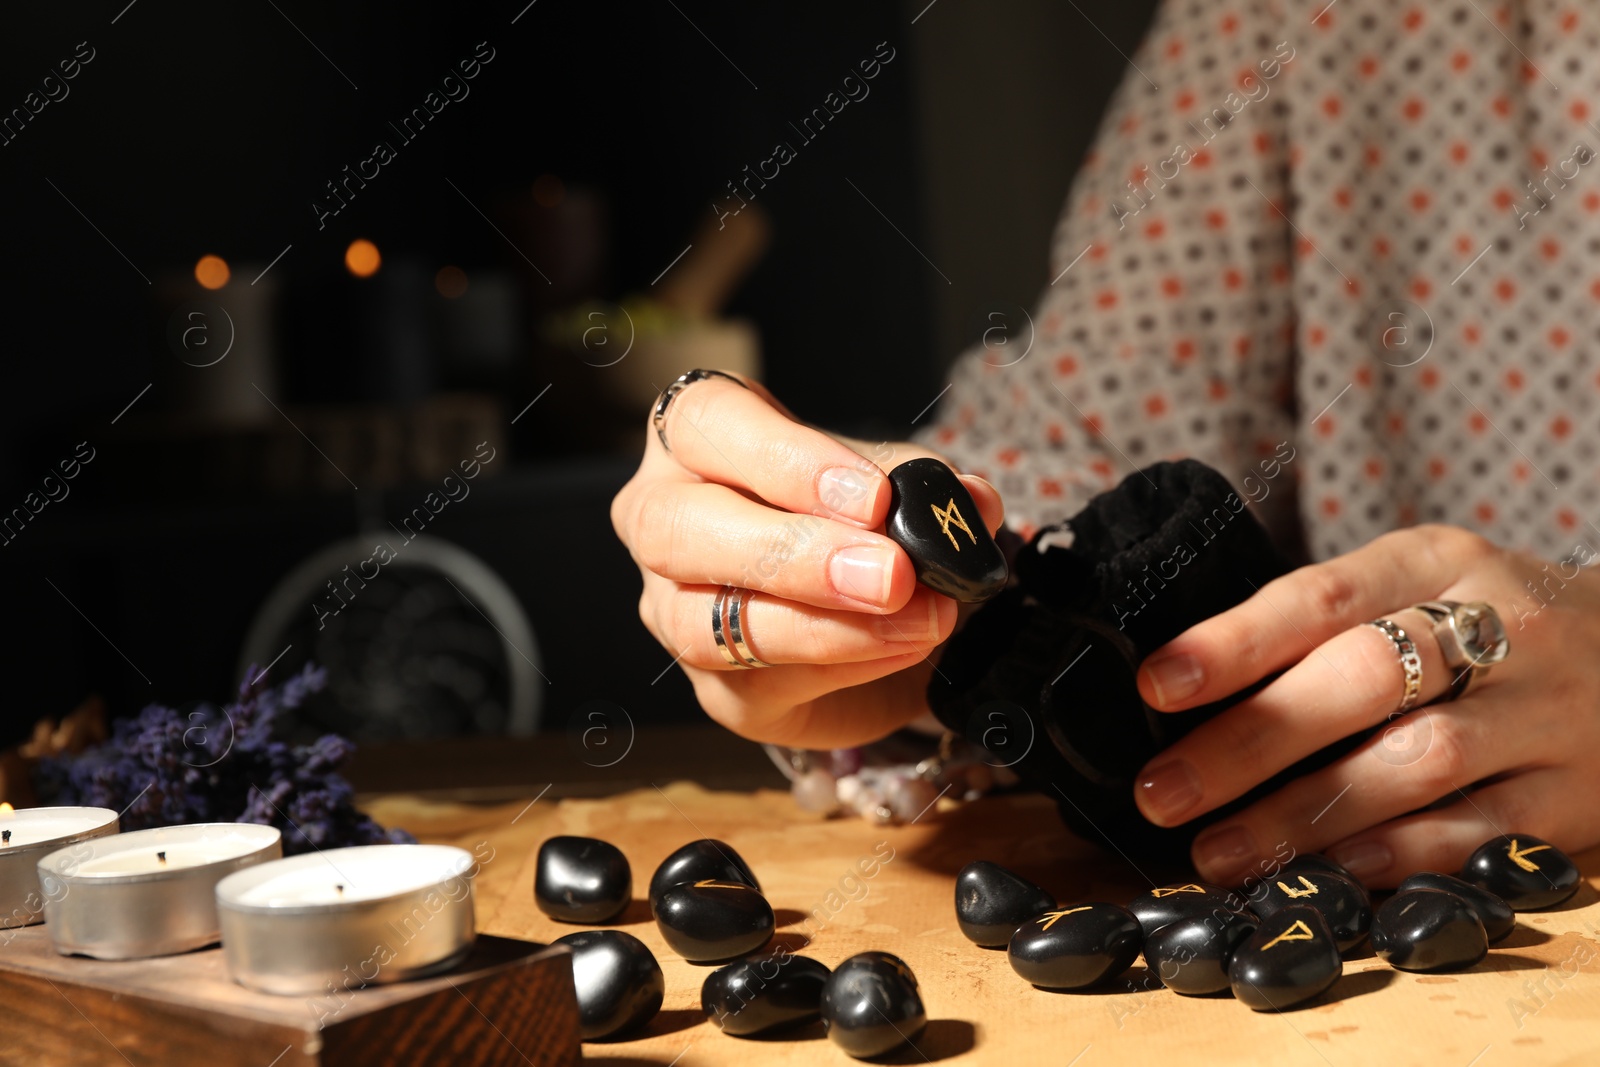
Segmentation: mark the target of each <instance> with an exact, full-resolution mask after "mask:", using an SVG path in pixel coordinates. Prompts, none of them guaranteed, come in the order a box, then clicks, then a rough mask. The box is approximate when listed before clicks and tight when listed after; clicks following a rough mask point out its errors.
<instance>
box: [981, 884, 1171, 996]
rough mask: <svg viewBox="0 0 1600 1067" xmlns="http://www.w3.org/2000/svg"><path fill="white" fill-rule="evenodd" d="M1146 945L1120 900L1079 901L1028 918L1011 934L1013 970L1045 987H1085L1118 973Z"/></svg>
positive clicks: (1008, 954) (1138, 927) (1137, 924)
mask: <svg viewBox="0 0 1600 1067" xmlns="http://www.w3.org/2000/svg"><path fill="white" fill-rule="evenodd" d="M1143 946H1144V934H1143V931H1142V930H1141V929H1140V926H1139V920H1138V919H1137V918H1135V917H1134V915H1133V913H1132V912H1130V911H1129V910H1128V909H1127V908H1123V907H1119V906H1118V905H1116V904H1075V905H1073V906H1072V907H1068V908H1057V909H1055V910H1052V911H1047V912H1045V913H1044V914H1043V915H1040V916H1038V917H1037V918H1035V919H1033V920H1031V921H1029V922H1027V923H1024V924H1023V925H1022V926H1020V927H1018V928H1017V932H1016V933H1014V934H1012V935H1011V944H1010V945H1009V946H1008V947H1007V949H1006V957H1007V958H1008V959H1009V960H1010V961H1011V969H1012V970H1014V971H1016V972H1017V973H1018V974H1020V975H1021V976H1022V977H1023V978H1025V979H1027V980H1028V981H1030V982H1032V983H1033V984H1034V985H1036V986H1040V987H1042V988H1045V989H1083V988H1086V987H1088V986H1092V985H1096V984H1098V983H1100V982H1103V981H1105V980H1106V979H1107V978H1115V977H1116V976H1117V975H1119V974H1121V973H1122V972H1123V971H1126V970H1127V969H1128V968H1129V967H1131V966H1132V965H1133V961H1134V960H1135V959H1137V958H1138V957H1139V950H1140V949H1141V948H1142V947H1143Z"/></svg>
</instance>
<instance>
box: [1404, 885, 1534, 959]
mask: <svg viewBox="0 0 1600 1067" xmlns="http://www.w3.org/2000/svg"><path fill="white" fill-rule="evenodd" d="M1408 889H1438V890H1440V891H1442V892H1445V893H1454V894H1455V895H1456V896H1458V897H1460V898H1461V899H1462V900H1464V901H1466V902H1467V904H1468V905H1470V906H1471V908H1472V910H1473V911H1475V912H1477V913H1478V921H1479V922H1481V923H1483V932H1484V934H1485V935H1487V937H1488V938H1489V943H1490V944H1491V945H1492V944H1494V943H1495V942H1496V941H1499V940H1500V939H1501V938H1504V937H1508V936H1510V934H1511V931H1513V930H1515V929H1516V928H1517V913H1516V912H1514V911H1512V910H1511V905H1510V904H1507V903H1506V902H1505V901H1503V900H1501V899H1500V898H1499V897H1497V896H1495V895H1494V894H1493V893H1491V892H1489V891H1488V890H1487V889H1479V888H1478V887H1477V886H1475V885H1473V884H1472V883H1471V882H1463V881H1462V880H1461V879H1459V878H1455V877H1452V876H1451V875H1448V874H1440V873H1438V872H1437V871H1418V872H1417V873H1416V874H1413V875H1412V876H1411V877H1410V878H1407V879H1406V880H1405V881H1403V882H1401V883H1400V885H1399V887H1398V888H1397V889H1396V890H1395V892H1397V893H1404V892H1405V891H1406V890H1408Z"/></svg>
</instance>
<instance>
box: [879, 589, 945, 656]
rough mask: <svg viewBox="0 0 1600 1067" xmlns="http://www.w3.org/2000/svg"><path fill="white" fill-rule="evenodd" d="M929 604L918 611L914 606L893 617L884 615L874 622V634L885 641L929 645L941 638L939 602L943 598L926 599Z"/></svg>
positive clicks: (914, 604)
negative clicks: (930, 642)
mask: <svg viewBox="0 0 1600 1067" xmlns="http://www.w3.org/2000/svg"><path fill="white" fill-rule="evenodd" d="M924 599H925V600H927V602H928V604H927V607H926V608H925V609H922V610H918V609H917V607H916V602H915V601H913V602H912V606H911V607H909V608H907V609H904V610H902V611H899V612H896V613H895V614H893V615H883V616H880V617H879V618H877V619H874V620H873V622H872V629H873V632H874V633H876V634H877V635H878V638H879V639H880V640H883V641H902V642H908V643H916V644H927V643H928V642H929V641H935V640H938V637H939V601H940V600H941V599H944V598H941V597H931V596H930V597H925V598H924Z"/></svg>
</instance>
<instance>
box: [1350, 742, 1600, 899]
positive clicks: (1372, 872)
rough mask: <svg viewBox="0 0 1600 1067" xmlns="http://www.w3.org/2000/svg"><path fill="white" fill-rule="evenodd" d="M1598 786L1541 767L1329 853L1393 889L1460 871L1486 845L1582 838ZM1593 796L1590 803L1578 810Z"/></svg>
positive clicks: (1379, 885) (1396, 821)
mask: <svg viewBox="0 0 1600 1067" xmlns="http://www.w3.org/2000/svg"><path fill="white" fill-rule="evenodd" d="M1595 793H1596V790H1595V787H1594V785H1593V783H1592V782H1590V781H1587V780H1586V779H1585V776H1583V775H1581V774H1579V773H1577V772H1574V771H1571V770H1568V769H1566V768H1539V769H1535V770H1529V771H1525V772H1523V773H1521V774H1516V775H1512V776H1511V777H1508V778H1506V779H1504V780H1503V781H1500V782H1496V783H1495V784H1494V785H1490V786H1485V787H1484V788H1482V789H1475V790H1473V791H1471V792H1470V793H1466V794H1464V795H1463V796H1462V797H1461V799H1460V800H1458V801H1457V802H1456V803H1454V804H1450V805H1447V806H1445V807H1442V808H1439V809H1437V810H1434V811H1424V812H1419V813H1417V814H1415V815H1407V816H1405V817H1404V818H1399V819H1394V820H1392V821H1390V822H1387V823H1384V824H1383V825H1381V826H1377V827H1374V828H1372V829H1370V830H1367V831H1364V832H1362V833H1359V834H1355V835H1352V836H1351V837H1349V838H1346V839H1345V840H1343V841H1340V842H1339V843H1338V844H1335V845H1333V846H1332V847H1331V848H1329V849H1328V850H1327V851H1328V854H1329V855H1330V856H1332V857H1333V858H1334V859H1335V860H1337V861H1338V862H1340V863H1342V864H1344V865H1345V866H1346V867H1348V868H1349V869H1350V873H1351V874H1354V875H1355V876H1356V877H1358V878H1360V879H1361V881H1362V882H1363V883H1364V884H1366V885H1368V886H1370V887H1372V888H1374V889H1392V888H1394V887H1395V886H1397V885H1399V884H1400V882H1401V881H1402V880H1404V879H1405V878H1407V877H1408V876H1410V875H1412V874H1415V873H1416V872H1418V871H1446V872H1451V873H1453V872H1455V871H1457V870H1459V869H1460V867H1461V865H1462V864H1463V863H1465V862H1466V860H1467V857H1468V856H1470V855H1472V853H1473V852H1474V851H1475V850H1476V849H1477V848H1478V847H1479V846H1480V845H1482V844H1483V843H1484V842H1485V841H1488V840H1491V839H1492V838H1496V837H1500V836H1504V835H1508V834H1532V835H1533V836H1534V837H1540V838H1543V839H1544V840H1546V841H1554V842H1563V841H1565V842H1572V841H1576V840H1579V839H1580V835H1581V834H1582V832H1583V828H1582V827H1581V826H1580V825H1579V820H1581V819H1583V818H1585V817H1586V813H1587V812H1588V811H1590V810H1592V802H1593V801H1594V800H1595V799H1596V797H1595ZM1580 797H1587V799H1588V801H1589V802H1590V803H1589V804H1584V803H1574V801H1575V800H1576V799H1578V798H1580Z"/></svg>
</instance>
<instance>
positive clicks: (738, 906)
mask: <svg viewBox="0 0 1600 1067" xmlns="http://www.w3.org/2000/svg"><path fill="white" fill-rule="evenodd" d="M651 910H652V911H653V912H654V913H655V917H656V925H657V926H658V927H660V928H661V936H662V937H664V938H666V940H667V944H669V945H671V946H672V949H673V951H674V952H676V953H677V954H678V955H680V956H682V957H683V958H684V959H686V960H688V961H689V962H690V963H711V962H713V961H716V960H726V959H732V958H733V957H735V956H743V955H745V954H747V953H750V952H754V951H755V950H756V949H758V948H760V947H761V946H762V945H765V944H766V943H767V942H768V941H769V940H771V938H772V930H773V927H774V925H775V922H774V919H773V914H772V905H770V904H768V903H767V898H766V897H764V896H762V895H761V894H760V892H758V891H757V890H755V889H753V888H751V887H750V886H748V885H745V884H744V883H743V882H719V881H717V880H716V879H714V878H702V879H701V880H700V881H698V882H687V883H685V884H683V885H675V886H673V887H672V888H671V889H668V890H667V891H666V892H664V893H662V894H661V898H660V899H659V900H657V901H656V904H655V907H654V908H652V909H651Z"/></svg>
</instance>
